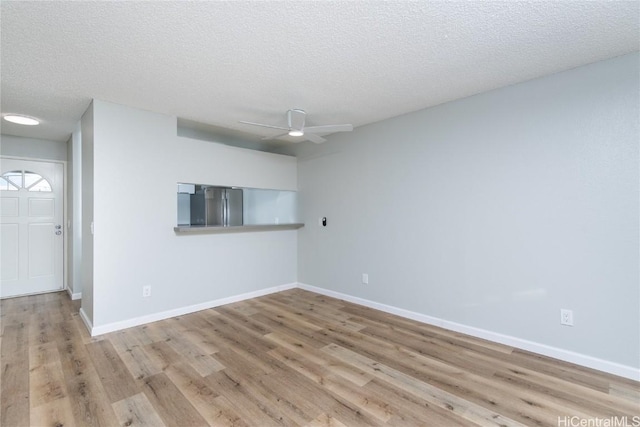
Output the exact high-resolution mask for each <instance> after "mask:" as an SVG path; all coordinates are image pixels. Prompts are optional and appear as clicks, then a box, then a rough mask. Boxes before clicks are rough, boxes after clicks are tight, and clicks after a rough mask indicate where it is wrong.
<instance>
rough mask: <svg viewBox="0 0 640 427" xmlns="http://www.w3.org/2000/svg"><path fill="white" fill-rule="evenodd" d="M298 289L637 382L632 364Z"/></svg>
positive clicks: (315, 289) (310, 288)
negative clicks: (628, 364)
mask: <svg viewBox="0 0 640 427" xmlns="http://www.w3.org/2000/svg"><path fill="white" fill-rule="evenodd" d="M298 288H300V289H304V290H306V291H310V292H315V293H317V294H321V295H326V296H329V297H333V298H338V299H341V300H344V301H348V302H351V303H354V304H358V305H363V306H365V307H369V308H374V309H376V310H380V311H384V312H385V313H391V314H395V315H397V316H401V317H404V318H407V319H412V320H416V321H418V322H422V323H426V324H428V325H433V326H438V327H441V328H444V329H448V330H450V331H454V332H460V333H463V334H467V335H470V336H472V337H476V338H482V339H485V340H489V341H493V342H496V343H499V344H504V345H508V346H510V347H515V348H518V349H521V350H526V351H531V352H534V353H537V354H541V355H543V356H548V357H553V358H555V359H559V360H562V361H565V362H569V363H574V364H576V365H580V366H584V367H587V368H592V369H596V370H598V371H602V372H607V373H610V374H613V375H618V376H621V377H624V378H629V379H631V380H635V381H640V369H638V368H634V367H632V366H626V365H621V364H619V363H615V362H610V361H608V360H603V359H598V358H596V357H592V356H587V355H585V354H580V353H575V352H573V351H569V350H564V349H561V348H557V347H552V346H549V345H546V344H541V343H537V342H533V341H528V340H524V339H521V338H517V337H513V336H509V335H503V334H500V333H497V332H492V331H488V330H485V329H480V328H475V327H473V326H468V325H463V324H460V323H456V322H451V321H449V320H444V319H440V318H437V317H432V316H427V315H426V314H421V313H416V312H414V311H409V310H405V309H402V308H398V307H394V306H391V305H386V304H381V303H379V302H375V301H370V300H367V299H364V298H358V297H354V296H351V295H347V294H343V293H340V292H336V291H332V290H329V289H324V288H318V287H316V286H311V285H307V284H305V283H298Z"/></svg>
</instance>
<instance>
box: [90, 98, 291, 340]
mask: <svg viewBox="0 0 640 427" xmlns="http://www.w3.org/2000/svg"><path fill="white" fill-rule="evenodd" d="M93 108H94V128H93V147H94V157H93V161H94V168H93V174H94V175H93V179H94V182H93V197H94V206H93V208H94V222H95V235H94V239H93V255H94V261H93V268H94V274H93V297H92V298H93V317H92V321H93V325H94V327H96V328H102V327H105V325H106V326H108V325H113V324H114V323H116V322H126V321H128V320H131V319H135V318H140V317H142V316H150V315H153V314H156V313H161V312H166V311H169V310H175V309H179V308H181V307H188V306H191V305H195V304H200V303H204V302H207V301H214V300H217V299H221V298H226V297H231V296H236V295H240V294H243V293H248V292H253V291H258V290H262V289H265V288H268V287H273V286H279V285H284V284H289V283H294V282H296V279H297V276H296V269H297V237H296V231H277V232H257V233H243V234H226V235H215V234H207V235H176V233H175V232H174V230H173V227H175V225H176V219H177V209H176V183H178V182H195V183H207V184H214V185H229V186H241V187H254V188H255V187H259V188H275V189H283V190H296V189H297V167H296V159H295V158H293V157H288V156H282V155H276V154H269V153H263V152H256V151H252V150H246V149H241V148H235V147H229V146H225V145H221V144H216V143H212V142H206V141H198V140H192V139H188V138H182V137H178V136H176V118H175V117H168V116H164V115H161V114H156V113H151V112H146V111H140V110H137V109H134V108H129V107H125V106H120V105H115V104H111V103H107V102H103V101H98V100H94V103H93ZM83 138H84V129H83ZM83 148H84V146H83ZM83 154H84V153H83ZM85 181H86V176H85V174H84V170H83V183H84V182H85ZM83 219H84V218H83ZM86 241H87V240H86V239H85V242H86ZM143 285H151V286H152V295H151V297H149V298H143V297H142V287H143ZM86 286H87V285H86V283H85V288H84V289H86ZM84 294H85V291H84V290H83V304H84V297H85V295H84ZM83 307H84V305H83Z"/></svg>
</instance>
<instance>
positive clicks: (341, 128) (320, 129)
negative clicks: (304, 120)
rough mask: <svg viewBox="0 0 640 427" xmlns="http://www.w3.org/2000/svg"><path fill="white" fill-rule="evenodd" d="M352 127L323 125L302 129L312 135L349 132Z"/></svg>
mask: <svg viewBox="0 0 640 427" xmlns="http://www.w3.org/2000/svg"><path fill="white" fill-rule="evenodd" d="M352 130H353V125H348V124H343V125H323V126H307V127H306V128H304V131H305V132H313V133H325V132H326V133H333V132H351V131H352Z"/></svg>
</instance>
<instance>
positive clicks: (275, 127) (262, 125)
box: [238, 120, 289, 130]
mask: <svg viewBox="0 0 640 427" xmlns="http://www.w3.org/2000/svg"><path fill="white" fill-rule="evenodd" d="M238 123H244V124H245V125H252V126H261V127H263V128H270V129H280V130H289V128H283V127H282V126H271V125H265V124H262V123H254V122H244V121H242V120H240V121H239V122H238Z"/></svg>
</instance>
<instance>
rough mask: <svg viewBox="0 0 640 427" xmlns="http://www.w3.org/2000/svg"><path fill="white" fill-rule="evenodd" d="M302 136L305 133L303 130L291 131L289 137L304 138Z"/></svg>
mask: <svg viewBox="0 0 640 427" xmlns="http://www.w3.org/2000/svg"><path fill="white" fill-rule="evenodd" d="M302 135H304V132H302V131H301V130H296V129H291V130H290V131H289V136H302Z"/></svg>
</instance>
